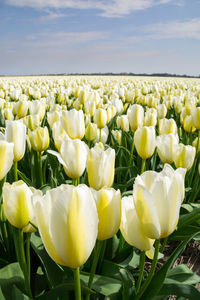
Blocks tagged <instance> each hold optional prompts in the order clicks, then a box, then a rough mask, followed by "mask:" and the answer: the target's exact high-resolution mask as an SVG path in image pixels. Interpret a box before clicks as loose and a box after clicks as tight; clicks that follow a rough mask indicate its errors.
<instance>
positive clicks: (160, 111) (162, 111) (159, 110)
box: [156, 103, 167, 119]
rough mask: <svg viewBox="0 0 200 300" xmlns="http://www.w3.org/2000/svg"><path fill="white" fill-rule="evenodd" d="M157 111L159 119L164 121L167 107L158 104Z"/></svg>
mask: <svg viewBox="0 0 200 300" xmlns="http://www.w3.org/2000/svg"><path fill="white" fill-rule="evenodd" d="M156 109H157V114H158V119H163V118H165V117H166V114H167V107H166V105H165V104H164V103H162V104H158V105H157V107H156Z"/></svg>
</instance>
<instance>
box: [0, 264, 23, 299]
mask: <svg viewBox="0 0 200 300" xmlns="http://www.w3.org/2000/svg"><path fill="white" fill-rule="evenodd" d="M14 286H16V287H18V288H19V290H20V291H23V292H24V291H25V289H24V276H23V273H22V271H21V268H20V266H19V264H18V263H12V264H9V265H7V266H6V267H4V268H2V269H1V270H0V287H1V292H2V294H3V295H4V298H5V299H6V300H7V299H8V300H11V299H16V300H17V298H13V297H14V296H13V287H14ZM22 299H23V298H22Z"/></svg>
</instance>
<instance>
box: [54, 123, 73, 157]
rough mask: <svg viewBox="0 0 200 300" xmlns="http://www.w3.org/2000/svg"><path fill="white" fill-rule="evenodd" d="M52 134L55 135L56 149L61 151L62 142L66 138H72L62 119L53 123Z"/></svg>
mask: <svg viewBox="0 0 200 300" xmlns="http://www.w3.org/2000/svg"><path fill="white" fill-rule="evenodd" d="M52 135H53V139H54V144H55V146H56V149H57V150H58V151H59V152H60V148H61V145H62V142H63V141H64V140H65V139H70V138H69V136H68V134H67V132H66V131H65V129H64V128H63V127H62V124H61V121H57V122H55V123H54V124H53V127H52Z"/></svg>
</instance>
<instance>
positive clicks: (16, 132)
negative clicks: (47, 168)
mask: <svg viewBox="0 0 200 300" xmlns="http://www.w3.org/2000/svg"><path fill="white" fill-rule="evenodd" d="M5 139H6V141H8V142H10V143H14V162H17V161H19V160H20V159H22V157H23V156H24V153H25V149H26V126H25V125H24V124H23V123H22V122H20V121H8V120H6V130H5Z"/></svg>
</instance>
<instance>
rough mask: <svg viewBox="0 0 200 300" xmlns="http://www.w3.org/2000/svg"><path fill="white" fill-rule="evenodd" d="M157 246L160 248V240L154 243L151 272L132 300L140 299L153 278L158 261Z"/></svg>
mask: <svg viewBox="0 0 200 300" xmlns="http://www.w3.org/2000/svg"><path fill="white" fill-rule="evenodd" d="M159 246H160V240H156V242H155V252H154V257H153V261H152V265H151V270H150V272H149V275H148V276H147V278H146V280H145V282H144V284H143V285H142V287H141V288H140V290H139V292H138V294H137V295H136V297H135V299H134V300H138V299H140V298H141V297H142V295H143V294H144V292H145V291H146V289H147V287H148V286H149V284H150V282H151V280H152V278H153V275H154V273H155V269H156V265H157V261H158V254H159Z"/></svg>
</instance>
